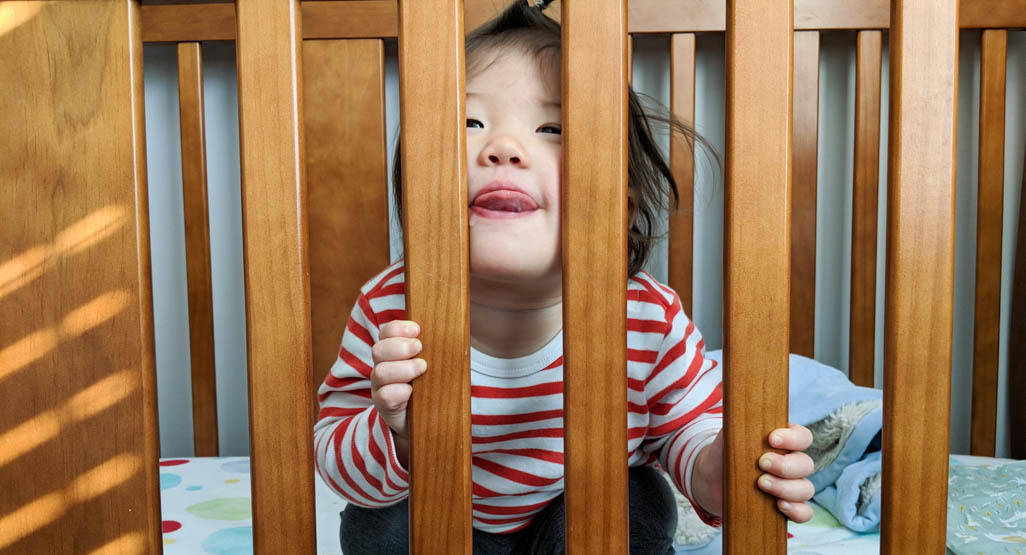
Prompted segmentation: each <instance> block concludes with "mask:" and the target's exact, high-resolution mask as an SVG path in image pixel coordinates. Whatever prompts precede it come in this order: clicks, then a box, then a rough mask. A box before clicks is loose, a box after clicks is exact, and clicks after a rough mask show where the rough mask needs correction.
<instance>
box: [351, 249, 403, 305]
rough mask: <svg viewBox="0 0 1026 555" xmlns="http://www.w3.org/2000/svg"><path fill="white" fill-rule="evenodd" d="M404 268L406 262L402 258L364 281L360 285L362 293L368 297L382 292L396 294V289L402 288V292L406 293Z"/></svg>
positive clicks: (379, 294)
mask: <svg viewBox="0 0 1026 555" xmlns="http://www.w3.org/2000/svg"><path fill="white" fill-rule="evenodd" d="M404 268H405V263H404V261H403V259H401V258H400V259H399V260H397V261H395V262H393V263H392V264H390V265H389V266H388V267H387V268H385V269H384V270H382V271H380V272H378V274H377V275H375V276H374V277H372V278H370V279H369V280H368V281H367V283H364V284H363V286H362V287H360V293H361V294H362V295H363V296H365V297H368V298H373V297H377V296H381V295H382V294H394V293H395V291H394V290H395V289H400V291H399V293H400V294H403V293H405V291H404V289H405V284H406V273H405V272H404V271H403V270H404Z"/></svg>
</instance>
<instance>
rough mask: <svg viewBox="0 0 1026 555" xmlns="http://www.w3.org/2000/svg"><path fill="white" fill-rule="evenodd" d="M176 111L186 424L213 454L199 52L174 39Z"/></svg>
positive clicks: (205, 452) (198, 448)
mask: <svg viewBox="0 0 1026 555" xmlns="http://www.w3.org/2000/svg"><path fill="white" fill-rule="evenodd" d="M178 113H179V119H180V121H181V124H180V129H181V134H182V198H183V202H184V205H185V256H186V270H187V272H188V282H189V361H190V364H191V366H192V429H193V445H194V449H195V452H196V456H197V457H216V456H217V384H216V382H215V380H214V306H213V298H212V289H211V283H210V226H209V224H208V221H207V220H208V216H207V215H208V213H209V212H208V210H207V153H206V141H205V135H204V130H203V57H202V53H201V49H200V44H199V43H198V42H183V43H179V44H178Z"/></svg>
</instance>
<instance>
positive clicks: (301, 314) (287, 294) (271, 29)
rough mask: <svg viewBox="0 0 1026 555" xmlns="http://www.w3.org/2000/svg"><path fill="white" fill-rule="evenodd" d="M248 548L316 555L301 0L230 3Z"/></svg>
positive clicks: (264, 551)
mask: <svg viewBox="0 0 1026 555" xmlns="http://www.w3.org/2000/svg"><path fill="white" fill-rule="evenodd" d="M238 8H239V10H238V15H239V17H238V37H239V40H238V47H237V57H238V68H239V120H240V121H239V124H240V133H239V146H240V150H241V156H242V160H241V169H242V233H243V238H242V239H243V254H244V257H245V275H246V346H247V358H248V361H249V401H250V402H249V422H250V453H251V457H252V485H253V546H254V549H255V551H256V552H257V553H312V552H313V551H314V548H315V539H314V496H313V486H314V484H313V480H314V476H313V471H314V461H313V434H312V433H311V430H312V429H313V415H312V413H311V411H310V406H311V403H312V402H313V401H312V395H311V390H312V384H311V375H310V374H311V372H310V317H309V314H310V282H309V278H308V273H309V268H308V265H307V246H306V238H307V229H306V180H305V178H306V176H305V162H304V158H303V156H304V142H303V141H304V138H303V130H302V127H301V126H302V122H303V103H302V101H303V97H302V94H303V91H302V84H303V79H302V66H301V64H300V58H299V57H300V55H301V50H300V44H299V41H300V40H301V39H300V38H301V37H302V34H301V32H300V15H299V1H298V0H290V1H287V2H283V1H281V0H246V2H240V3H239V6H238Z"/></svg>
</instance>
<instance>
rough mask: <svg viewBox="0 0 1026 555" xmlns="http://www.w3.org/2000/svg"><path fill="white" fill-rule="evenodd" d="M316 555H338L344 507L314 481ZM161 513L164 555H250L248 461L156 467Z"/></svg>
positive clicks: (168, 462)
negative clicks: (340, 525) (158, 479)
mask: <svg viewBox="0 0 1026 555" xmlns="http://www.w3.org/2000/svg"><path fill="white" fill-rule="evenodd" d="M315 482H316V484H315V488H314V493H315V499H316V508H317V555H341V553H342V552H341V549H340V548H339V539H338V526H339V513H340V512H341V511H342V510H343V509H344V508H345V501H344V500H342V499H341V498H340V497H338V496H337V495H335V494H334V493H332V492H331V491H330V490H329V489H328V488H327V486H325V485H324V483H323V482H322V481H321V480H320V478H317V479H316V480H315ZM160 489H161V513H162V519H163V521H162V523H161V530H162V532H163V544H164V553H165V554H167V555H185V554H188V555H197V554H211V555H248V554H251V553H253V515H252V507H251V494H250V491H251V490H250V465H249V458H247V457H198V458H175V459H163V460H161V461H160Z"/></svg>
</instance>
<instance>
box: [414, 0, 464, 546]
mask: <svg viewBox="0 0 1026 555" xmlns="http://www.w3.org/2000/svg"><path fill="white" fill-rule="evenodd" d="M399 14H400V17H399V22H400V25H401V28H402V32H401V33H400V35H399V67H400V76H399V87H400V93H399V96H400V102H401V105H400V109H401V113H402V115H401V120H402V137H403V144H402V160H403V197H404V198H403V219H404V222H403V229H404V230H405V233H403V241H404V257H405V267H406V282H405V283H406V286H405V287H406V307H407V308H406V310H407V312H406V314H407V316H408V317H409V318H410V319H412V320H414V321H416V322H417V323H418V324H420V326H421V335H420V339H421V341H422V342H423V345H424V351H423V352H422V356H423V357H424V358H425V360H427V361H428V364H429V367H430V371H429V372H427V373H425V374H424V376H423V377H421V378H419V379H418V380H417V381H416V382H415V385H414V392H413V395H412V397H411V398H410V404H409V409H408V410H409V418H410V435H411V440H410V466H409V470H410V550H411V551H412V552H414V553H467V554H469V553H471V552H472V547H473V542H472V539H471V526H470V523H471V505H470V495H471V464H470V454H471V437H470V347H469V345H470V312H469V310H470V309H469V299H468V293H469V283H468V271H469V256H468V251H467V249H468V248H469V238H468V235H467V234H468V228H467V205H468V202H467V159H466V156H467V147H466V125H467V124H466V119H465V118H466V109H465V107H464V99H463V95H464V86H465V81H464V79H465V78H464V56H463V3H462V2H460V1H459V0H412V1H407V0H403V1H400V2H399Z"/></svg>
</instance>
